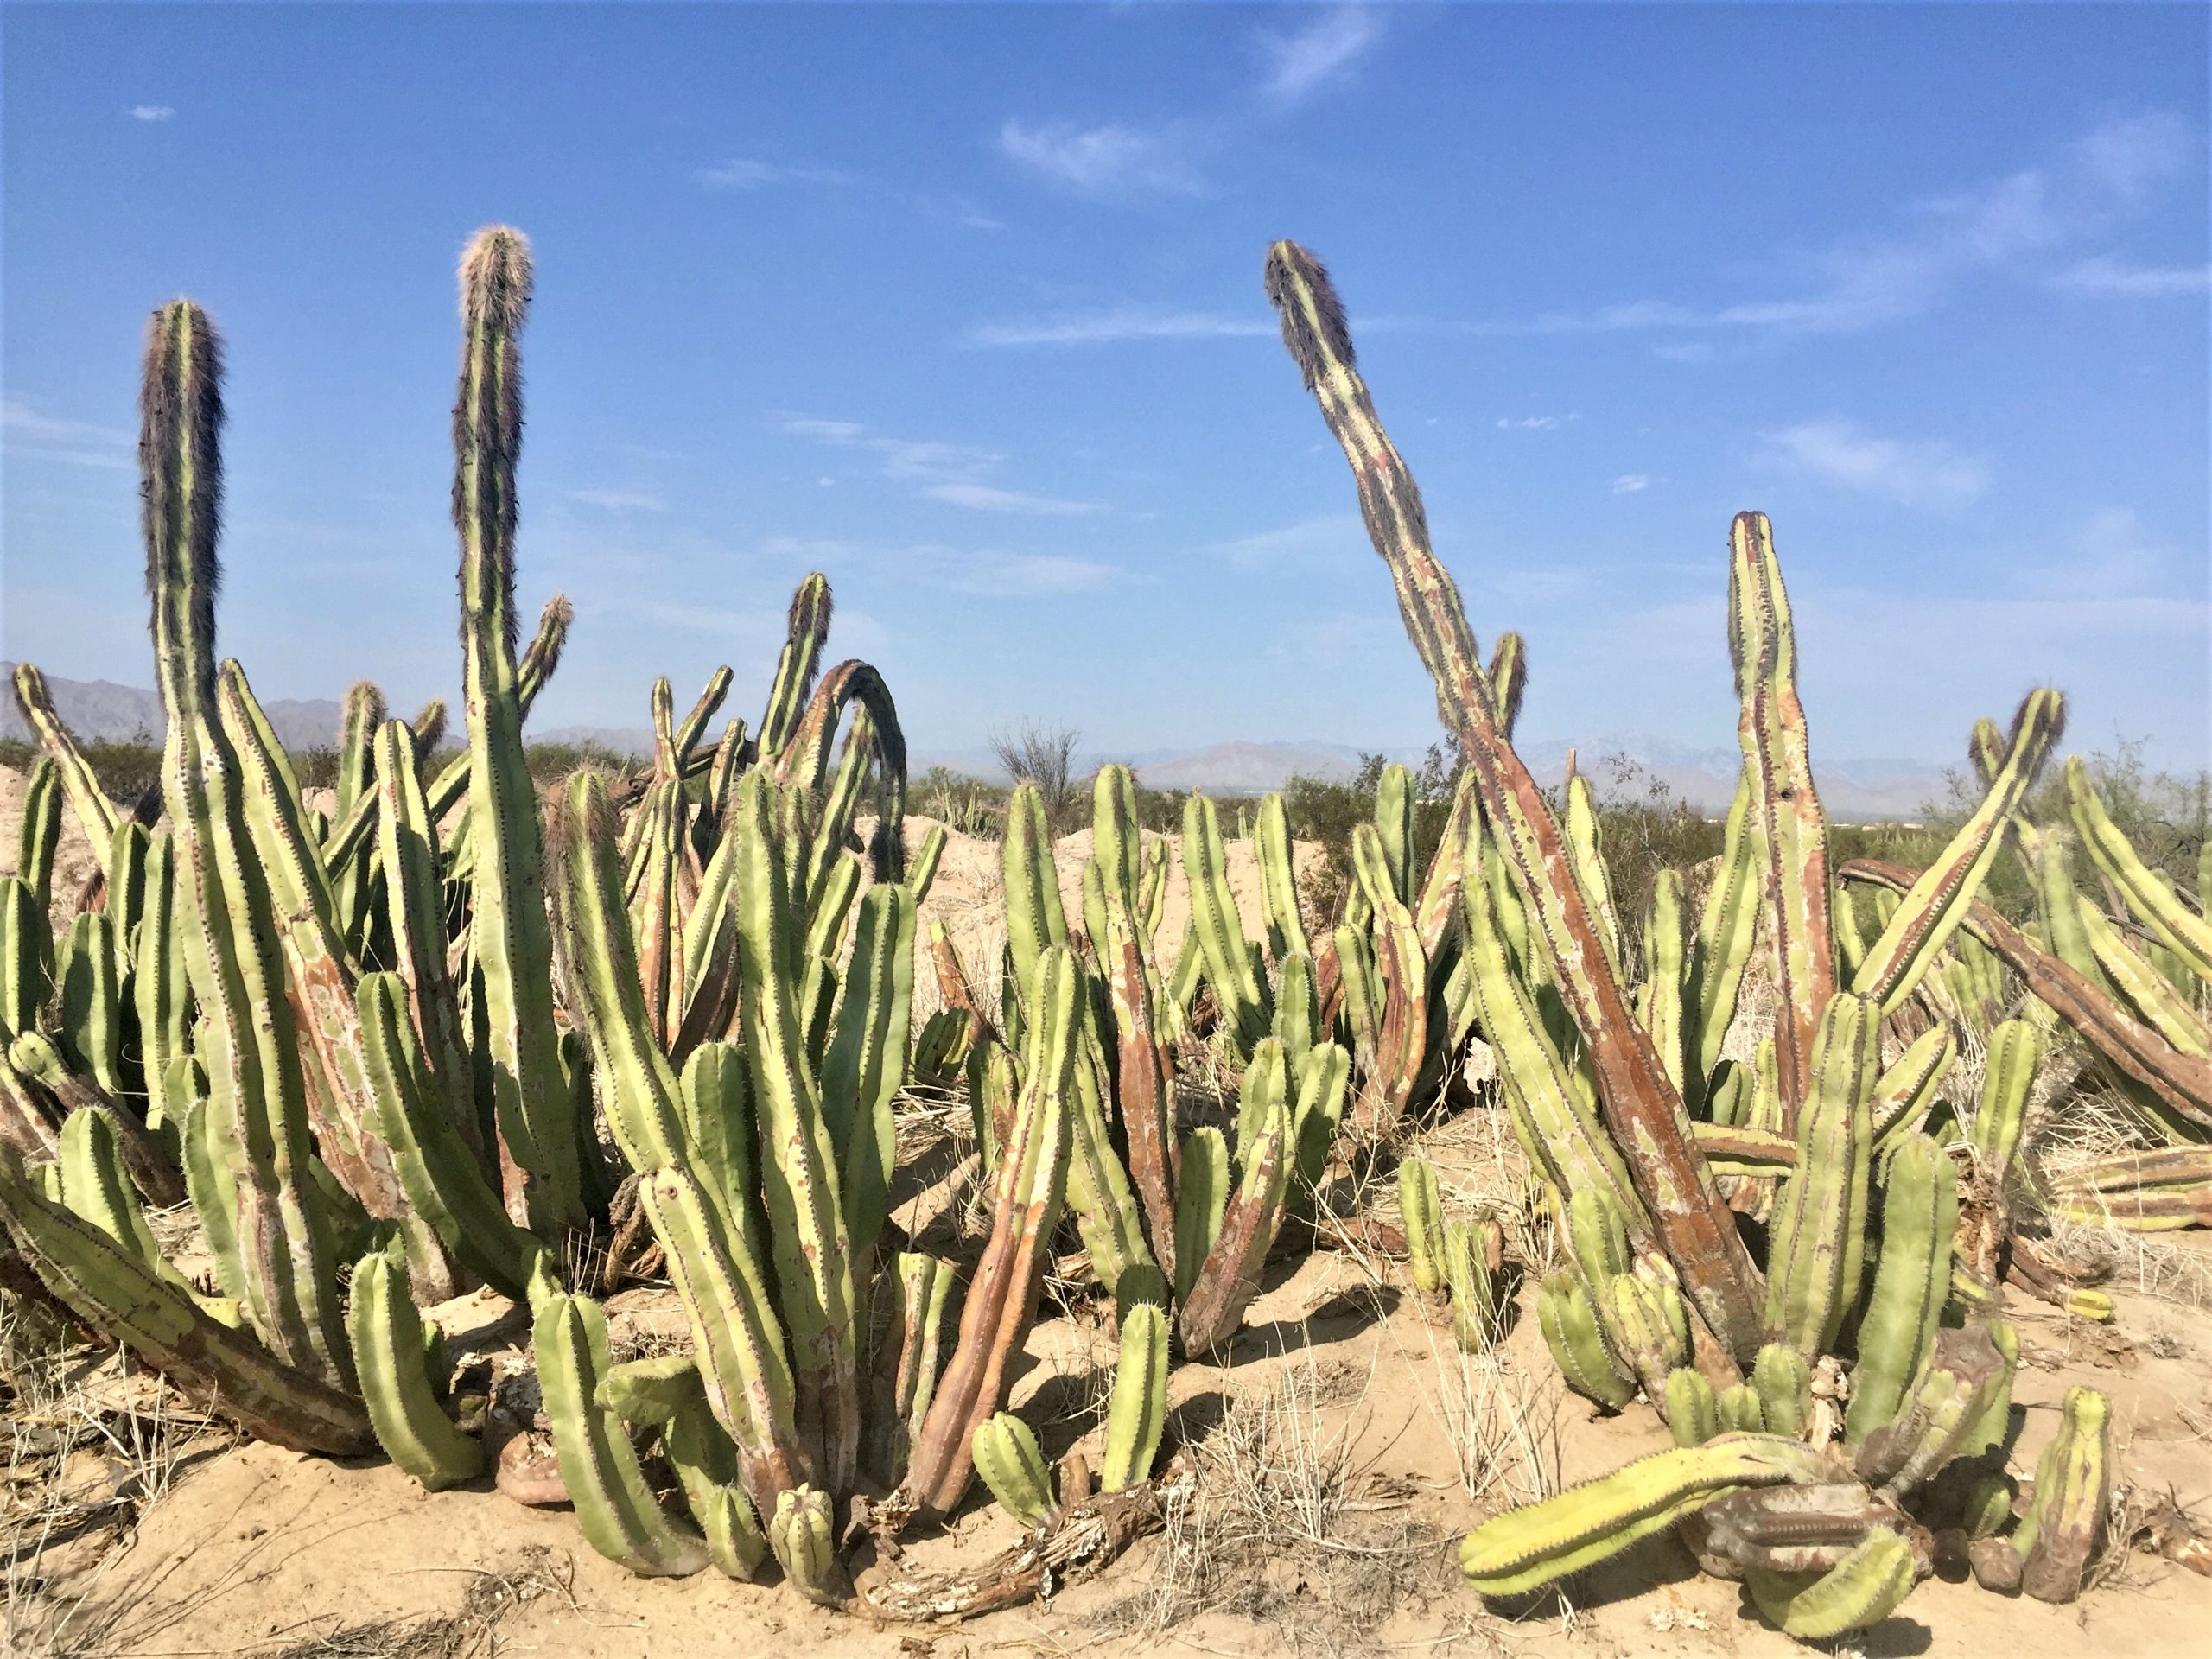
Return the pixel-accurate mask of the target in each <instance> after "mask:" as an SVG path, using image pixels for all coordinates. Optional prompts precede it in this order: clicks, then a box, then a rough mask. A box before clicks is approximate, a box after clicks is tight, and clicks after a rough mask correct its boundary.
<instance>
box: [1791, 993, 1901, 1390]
mask: <svg viewBox="0 0 2212 1659" xmlns="http://www.w3.org/2000/svg"><path fill="white" fill-rule="evenodd" d="M1881 1052H1882V1051H1881V1014H1880V1011H1879V1009H1878V1007H1876V1006H1875V1004H1874V1003H1873V1002H1872V1001H1871V1000H1870V999H1868V998H1865V997H1860V996H1854V995H1849V994H1847V993H1843V994H1838V995H1835V996H1833V997H1831V998H1830V999H1829V1001H1828V1005H1827V1008H1826V1009H1825V1010H1823V1012H1822V1014H1821V1021H1820V1029H1819V1033H1818V1034H1817V1035H1816V1037H1815V1039H1814V1045H1813V1050H1812V1071H1811V1074H1810V1077H1809V1083H1808V1090H1807V1092H1806V1093H1805V1094H1804V1095H1803V1096H1802V1097H1801V1098H1802V1113H1801V1115H1800V1117H1799V1128H1798V1139H1797V1169H1796V1174H1794V1175H1793V1176H1791V1177H1790V1178H1789V1180H1788V1181H1787V1182H1786V1183H1785V1184H1784V1185H1783V1190H1782V1195H1781V1200H1780V1203H1779V1205H1778V1206H1777V1215H1776V1217H1775V1223H1774V1230H1773V1236H1772V1241H1771V1243H1770V1244H1769V1246H1768V1258H1767V1259H1768V1279H1767V1304H1766V1323H1767V1332H1768V1334H1769V1336H1770V1338H1773V1339H1775V1340H1777V1341H1784V1342H1788V1343H1789V1344H1792V1345H1793V1346H1795V1347H1796V1349H1797V1351H1799V1352H1800V1353H1802V1354H1805V1355H1807V1356H1808V1357H1809V1356H1811V1355H1815V1354H1819V1353H1824V1352H1826V1351H1828V1350H1829V1349H1830V1348H1831V1347H1833V1346H1834V1343H1835V1339H1836V1337H1837V1335H1838V1333H1839V1332H1840V1331H1841V1330H1842V1328H1843V1322H1844V1320H1845V1319H1846V1318H1847V1316H1848V1315H1849V1314H1850V1312H1851V1310H1852V1307H1853V1305H1855V1304H1856V1303H1857V1301H1858V1300H1859V1280H1860V1274H1861V1272H1862V1269H1863V1266H1864V1262H1865V1251H1866V1192H1867V1178H1868V1170H1867V1159H1868V1155H1869V1152H1870V1150H1871V1148H1872V1144H1873V1134H1872V1120H1871V1118H1870V1116H1869V1112H1868V1107H1869V1102H1870V1100H1871V1099H1872V1094H1873V1089H1874V1077H1875V1068H1876V1066H1877V1065H1878V1062H1879V1061H1880V1058H1881ZM1777 1057H1778V1058H1779V1045H1777ZM1784 1075H1785V1077H1786V1076H1787V1072H1786V1071H1785V1073H1784Z"/></svg>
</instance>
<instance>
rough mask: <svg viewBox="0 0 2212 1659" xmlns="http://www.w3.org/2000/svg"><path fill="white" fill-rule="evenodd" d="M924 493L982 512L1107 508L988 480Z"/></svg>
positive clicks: (1050, 512) (1046, 513)
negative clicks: (998, 485)
mask: <svg viewBox="0 0 2212 1659" xmlns="http://www.w3.org/2000/svg"><path fill="white" fill-rule="evenodd" d="M922 493H923V494H924V495H926V496H927V497H929V499H931V500H932V501H943V502H946V503H948V504H950V505H952V506H956V507H973V508H975V509H976V511H977V512H1027V513H1036V514H1040V515H1044V516H1049V517H1057V516H1063V515H1066V514H1071V513H1085V512H1101V511H1103V509H1101V507H1100V506H1099V505H1098V503H1096V501H1065V500H1062V499H1060V498H1059V497H1058V496H1054V495H1031V494H1029V493H1027V492H1026V491H1023V490H1001V489H995V488H994V487H992V486H990V485H988V484H934V485H931V486H930V487H929V488H928V489H926V490H924V491H923V492H922Z"/></svg>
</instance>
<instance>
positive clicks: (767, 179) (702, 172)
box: [696, 156, 854, 190]
mask: <svg viewBox="0 0 2212 1659" xmlns="http://www.w3.org/2000/svg"><path fill="white" fill-rule="evenodd" d="M696 177H697V179H698V181H699V182H700V183H701V184H702V185H704V186H706V187H707V188H709V190H763V189H766V188H770V187H772V186H774V185H783V184H822V185H844V184H851V183H852V182H853V181H854V178H853V175H851V174H849V173H844V172H840V171H839V170H838V169H837V168H834V167H787V166H785V165H782V164H780V163H779V162H763V161H756V160H753V159H752V158H750V157H747V156H738V157H736V158H734V159H733V160H730V161H727V162H718V163H717V164H716V165H715V166H713V167H702V168H700V169H699V171H698V173H697V175H696Z"/></svg>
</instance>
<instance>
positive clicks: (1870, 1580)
mask: <svg viewBox="0 0 2212 1659" xmlns="http://www.w3.org/2000/svg"><path fill="white" fill-rule="evenodd" d="M1917 1582H1918V1573H1917V1569H1916V1567H1914V1565H1913V1552H1912V1546H1911V1545H1910V1544H1909V1543H1907V1542H1906V1541H1904V1538H1903V1537H1901V1536H1900V1535H1898V1534H1897V1533H1895V1532H1892V1531H1891V1529H1889V1528H1887V1527H1876V1528H1874V1529H1872V1531H1871V1532H1869V1533H1868V1534H1867V1535H1866V1537H1864V1538H1862V1539H1861V1540H1859V1542H1858V1543H1857V1544H1856V1545H1854V1546H1853V1548H1852V1551H1851V1553H1850V1554H1848V1555H1847V1556H1845V1557H1844V1558H1843V1560H1840V1561H1838V1562H1837V1563H1836V1564H1835V1565H1834V1567H1829V1568H1828V1569H1827V1571H1826V1572H1823V1573H1769V1572H1766V1571H1764V1570H1762V1569H1760V1568H1757V1567H1754V1568H1752V1569H1751V1571H1749V1572H1747V1573H1745V1574H1744V1584H1745V1588H1746V1589H1748V1590H1749V1591H1750V1592H1751V1600H1752V1602H1753V1603H1754V1604H1756V1605H1757V1606H1758V1610H1759V1611H1760V1612H1762V1613H1763V1614H1764V1615H1765V1616H1766V1618H1768V1619H1769V1620H1770V1622H1771V1623H1772V1624H1774V1625H1775V1626H1776V1627H1777V1628H1778V1629H1779V1630H1781V1631H1782V1632H1783V1635H1785V1636H1794V1637H1796V1638H1797V1639H1798V1640H1799V1641H1801V1642H1824V1641H1827V1639H1828V1638H1830V1637H1838V1636H1841V1635H1843V1634H1844V1633H1845V1632H1846V1631H1848V1630H1865V1629H1866V1628H1867V1627H1868V1626H1869V1625H1872V1624H1880V1623H1881V1622H1882V1620H1884V1619H1885V1618H1888V1617H1889V1616H1890V1615H1891V1613H1893V1612H1895V1611H1897V1609H1898V1608H1899V1607H1900V1606H1902V1605H1904V1599H1905V1598H1906V1597H1907V1596H1909V1595H1910V1594H1911V1593H1912V1586H1914V1585H1915V1584H1916V1583H1917Z"/></svg>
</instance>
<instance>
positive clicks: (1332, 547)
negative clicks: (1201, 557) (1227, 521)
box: [1205, 512, 1368, 570]
mask: <svg viewBox="0 0 2212 1659" xmlns="http://www.w3.org/2000/svg"><path fill="white" fill-rule="evenodd" d="M1367 550H1368V544H1367V537H1366V534H1365V532H1364V531H1363V530H1362V529H1361V527H1360V522H1359V520H1358V518H1357V517H1356V516H1354V515H1353V514H1351V513H1348V512H1332V513H1326V514H1324V515H1323V516H1321V517H1320V518H1306V519H1303V520H1301V521H1300V522H1299V523H1297V524H1286V525H1284V526H1283V527H1282V528H1281V530H1263V531H1260V532H1259V533H1258V534H1257V535H1255V536H1240V537H1237V538H1236V539H1235V540H1234V541H1227V542H1216V543H1214V544H1213V545H1212V546H1211V547H1209V548H1207V549H1206V550H1205V551H1207V552H1209V553H1211V554H1213V555H1214V556H1217V557H1218V558H1223V559H1226V560H1227V561H1228V562H1229V563H1230V566H1231V567H1232V568H1234V569H1238V570H1281V569H1285V568H1295V567H1299V566H1305V565H1315V566H1322V567H1330V566H1334V567H1337V568H1339V569H1342V568H1345V567H1346V566H1348V565H1350V563H1351V561H1353V560H1354V559H1355V558H1356V557H1357V556H1358V555H1359V554H1362V553H1364V552H1366V551H1367Z"/></svg>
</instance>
